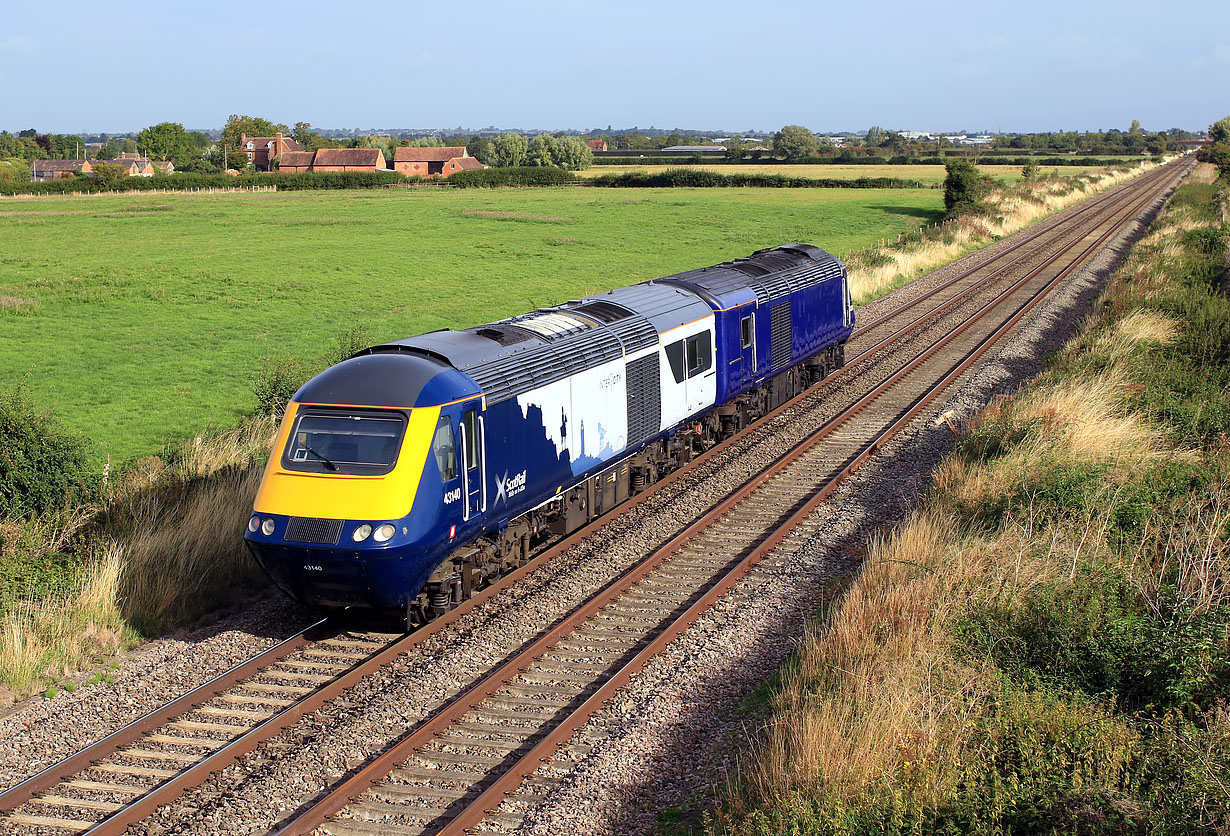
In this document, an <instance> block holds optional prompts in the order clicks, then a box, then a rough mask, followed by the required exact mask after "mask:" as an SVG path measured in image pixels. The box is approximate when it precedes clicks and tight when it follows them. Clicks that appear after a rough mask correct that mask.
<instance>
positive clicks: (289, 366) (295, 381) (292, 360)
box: [252, 357, 316, 416]
mask: <svg viewBox="0 0 1230 836" xmlns="http://www.w3.org/2000/svg"><path fill="white" fill-rule="evenodd" d="M315 372H316V366H315V365H314V364H313V363H311V362H309V361H308V360H305V359H304V358H302V357H267V358H265V361H264V362H263V363H261V366H260V368H259V369H257V371H256V379H255V381H254V382H253V383H252V392H253V394H255V395H256V414H257V415H273V416H278V415H281V414H282V413H283V412H284V411H285V410H286V404H287V403H289V402H290V399H291V398H292V397H294V395H295V392H297V391H299V387H300V386H302V385H303V384H304V383H306V382H307V380H308V378H310V377H311V376H312V375H313V374H315Z"/></svg>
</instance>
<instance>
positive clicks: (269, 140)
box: [239, 131, 303, 171]
mask: <svg viewBox="0 0 1230 836" xmlns="http://www.w3.org/2000/svg"><path fill="white" fill-rule="evenodd" d="M239 150H240V151H243V152H244V153H245V154H247V155H248V162H250V163H251V164H252V166H253V167H254V168H255V169H256V170H257V171H271V170H272V169H273V161H274V160H277V159H279V158H280V157H281V156H282V155H283V154H285V153H286V152H287V151H302V150H303V149H302V148H301V147H300V146H299V143H297V142H295V141H294V140H293V139H291V138H289V137H284V136H282V132H281V131H278V132H277V133H276V134H274V135H273V136H248V135H247V134H243V133H241V134H240V135H239Z"/></svg>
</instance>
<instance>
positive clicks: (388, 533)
mask: <svg viewBox="0 0 1230 836" xmlns="http://www.w3.org/2000/svg"><path fill="white" fill-rule="evenodd" d="M396 533H397V526H395V525H393V524H392V523H385V524H384V525H382V526H380V527H379V528H377V529H376V533H375V534H373V535H372V539H373V540H375V541H376V542H377V543H383V542H384V541H385V540H388V539H390V538H391V537H392V536H393V535H394V534H396Z"/></svg>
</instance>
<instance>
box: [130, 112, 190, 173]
mask: <svg viewBox="0 0 1230 836" xmlns="http://www.w3.org/2000/svg"><path fill="white" fill-rule="evenodd" d="M137 145H139V146H140V147H141V150H143V151H144V152H145V156H147V157H149V158H150V159H153V160H172V161H174V163H175V167H176V168H181V167H182V166H183V165H184V164H185V163H187V162H188V160H189V159H190V158H191V157H193V156H195V154H196V143H195V142H193V141H192V137H191V136H189V135H188V132H187V131H185V130H184V126H183V125H181V124H179V123H178V122H160V123H159V124H157V125H151V126H149V127H148V128H146V129H145V130H143V131H141V132H140V133H138V134H137Z"/></svg>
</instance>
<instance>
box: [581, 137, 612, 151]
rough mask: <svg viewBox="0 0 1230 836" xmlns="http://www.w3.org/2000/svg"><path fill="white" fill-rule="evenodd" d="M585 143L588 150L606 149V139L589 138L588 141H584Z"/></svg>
mask: <svg viewBox="0 0 1230 836" xmlns="http://www.w3.org/2000/svg"><path fill="white" fill-rule="evenodd" d="M585 144H586V145H588V146H589V150H591V151H605V150H607V147H606V140H605V139H591V140H590V141H589V142H587V143H585Z"/></svg>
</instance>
